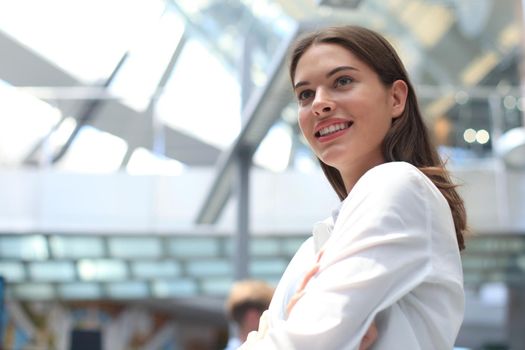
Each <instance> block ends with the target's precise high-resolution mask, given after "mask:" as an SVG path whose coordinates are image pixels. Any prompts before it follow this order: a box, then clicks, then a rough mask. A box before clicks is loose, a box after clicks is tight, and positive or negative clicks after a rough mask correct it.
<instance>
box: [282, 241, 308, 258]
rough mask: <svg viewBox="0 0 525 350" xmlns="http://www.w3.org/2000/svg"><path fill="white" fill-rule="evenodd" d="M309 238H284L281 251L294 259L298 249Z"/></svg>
mask: <svg viewBox="0 0 525 350" xmlns="http://www.w3.org/2000/svg"><path fill="white" fill-rule="evenodd" d="M306 238H307V237H297V238H284V239H283V241H282V243H281V244H282V245H281V249H282V252H283V254H286V255H288V256H290V257H292V256H293V255H294V254H295V252H296V251H297V249H299V247H300V246H301V244H303V243H304V241H305V240H306Z"/></svg>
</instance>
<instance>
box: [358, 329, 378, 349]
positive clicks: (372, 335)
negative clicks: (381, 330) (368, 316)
mask: <svg viewBox="0 0 525 350" xmlns="http://www.w3.org/2000/svg"><path fill="white" fill-rule="evenodd" d="M376 339H377V327H376V323H375V322H372V324H371V325H370V327H369V328H368V330H367V331H366V333H365V335H364V336H363V339H361V345H359V350H367V349H369V348H370V347H371V346H372V344H374V342H375V341H376Z"/></svg>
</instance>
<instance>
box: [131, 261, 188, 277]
mask: <svg viewBox="0 0 525 350" xmlns="http://www.w3.org/2000/svg"><path fill="white" fill-rule="evenodd" d="M131 270H132V273H133V275H134V276H135V277H137V278H145V279H153V278H167V277H175V276H177V275H179V274H180V266H179V265H178V264H177V263H175V262H173V261H136V262H132V263H131Z"/></svg>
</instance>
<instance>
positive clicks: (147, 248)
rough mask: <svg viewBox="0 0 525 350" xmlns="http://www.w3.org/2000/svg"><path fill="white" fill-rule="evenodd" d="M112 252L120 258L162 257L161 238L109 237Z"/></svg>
mask: <svg viewBox="0 0 525 350" xmlns="http://www.w3.org/2000/svg"><path fill="white" fill-rule="evenodd" d="M108 244H109V251H110V254H111V255H112V256H114V257H118V258H135V257H141V258H142V257H150V258H152V257H160V256H161V255H162V244H161V240H160V239H159V238H139V237H118V238H117V237H113V238H109V242H108Z"/></svg>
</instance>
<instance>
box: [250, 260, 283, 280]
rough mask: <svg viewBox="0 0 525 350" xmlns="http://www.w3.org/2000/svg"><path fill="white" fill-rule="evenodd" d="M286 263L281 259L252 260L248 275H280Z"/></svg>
mask: <svg viewBox="0 0 525 350" xmlns="http://www.w3.org/2000/svg"><path fill="white" fill-rule="evenodd" d="M286 265H287V262H286V261H284V260H282V259H275V260H254V261H252V262H251V264H250V273H251V274H253V275H255V276H260V275H278V276H280V275H282V273H283V272H284V270H285V269H286Z"/></svg>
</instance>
